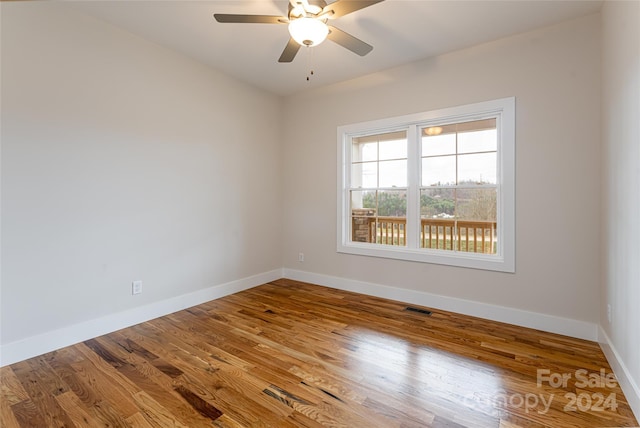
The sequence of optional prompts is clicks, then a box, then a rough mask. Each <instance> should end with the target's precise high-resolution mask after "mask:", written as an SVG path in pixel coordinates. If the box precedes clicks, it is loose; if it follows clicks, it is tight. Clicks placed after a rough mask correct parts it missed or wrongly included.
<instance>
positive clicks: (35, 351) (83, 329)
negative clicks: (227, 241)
mask: <svg viewBox="0 0 640 428" xmlns="http://www.w3.org/2000/svg"><path fill="white" fill-rule="evenodd" d="M279 278H282V269H275V270H272V271H269V272H264V273H261V274H258V275H253V276H250V277H247V278H243V279H239V280H236V281H231V282H227V283H225V284H219V285H214V286H213V287H209V288H206V289H204V290H199V291H194V292H193V293H189V294H183V295H181V296H176V297H173V298H171V299H167V300H162V301H160V302H155V303H151V304H148V305H145V306H140V307H138V308H133V309H129V310H127V311H123V312H118V313H115V314H111V315H107V316H104V317H101V318H96V319H92V320H89V321H84V322H81V323H78V324H74V325H72V326H69V327H65V328H61V329H58V330H53V331H49V332H46V333H42V334H38V335H36V336H31V337H28V338H26V339H21V340H18V341H15V342H11V343H7V344H5V345H2V346H0V367H2V366H6V365H9V364H13V363H16V362H18V361H22V360H26V359H28V358H32V357H35V356H38V355H42V354H45V353H47V352H51V351H55V350H56V349H60V348H64V347H65V346H70V345H73V344H75V343H79V342H82V341H84V340H88V339H92V338H94V337H98V336H102V335H103V334H107V333H111V332H113V331H116V330H120V329H122V328H125V327H130V326H132V325H135V324H139V323H141V322H145V321H149V320H150V319H153V318H158V317H161V316H164V315H167V314H170V313H173V312H176V311H180V310H182V309H186V308H189V307H191V306H195V305H199V304H201V303H205V302H208V301H210V300H214V299H218V298H220V297H224V296H227V295H229V294H233V293H237V292H239V291H242V290H247V289H249V288H253V287H256V286H258V285H261V284H264V283H267V282H270V281H274V280H276V279H279Z"/></svg>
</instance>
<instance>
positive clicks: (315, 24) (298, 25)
mask: <svg viewBox="0 0 640 428" xmlns="http://www.w3.org/2000/svg"><path fill="white" fill-rule="evenodd" d="M289 34H291V37H292V38H293V40H295V41H296V42H298V43H299V44H300V45H302V46H317V45H319V44H320V43H322V42H323V41H324V39H326V38H327V35H328V34H329V27H327V24H325V23H324V22H322V21H321V20H319V19H316V18H307V17H303V18H298V19H294V20H293V21H291V22H290V23H289Z"/></svg>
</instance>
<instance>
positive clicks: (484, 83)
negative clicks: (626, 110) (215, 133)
mask: <svg viewBox="0 0 640 428" xmlns="http://www.w3.org/2000/svg"><path fill="white" fill-rule="evenodd" d="M425 43H428V41H425ZM600 77H601V76H600V16H599V15H592V16H587V17H583V18H580V19H576V20H573V21H569V22H566V23H562V24H559V25H556V26H552V27H549V28H544V29H540V30H537V31H533V32H530V33H526V34H521V35H517V36H514V37H509V38H506V39H502V40H498V41H495V42H491V43H487V44H483V45H480V46H476V47H473V48H470V49H466V50H462V51H458V52H454V53H451V54H447V55H443V56H439V57H436V58H432V59H428V60H424V61H420V62H416V63H413V64H410V65H407V66H403V67H400V68H395V69H391V70H388V71H385V72H381V73H376V74H373V75H370V76H366V77H363V78H359V79H355V80H352V81H349V82H345V83H342V84H338V85H334V86H331V87H327V88H323V89H319V90H316V91H310V92H307V93H303V94H299V95H295V96H292V97H289V98H287V100H286V102H285V109H284V117H286V118H287V126H286V128H285V139H284V141H285V147H284V174H285V180H284V183H285V187H284V190H285V195H286V196H285V210H284V216H285V224H287V228H286V229H285V233H286V235H285V236H286V240H285V245H284V266H285V269H286V271H287V272H289V274H292V275H295V276H297V277H299V278H319V279H322V278H325V279H326V280H327V281H328V282H331V281H332V280H331V278H342V279H344V278H346V279H350V280H355V281H361V282H363V283H364V284H365V285H362V284H361V286H360V288H359V289H366V284H380V285H384V286H390V287H397V288H396V289H395V290H397V293H396V294H395V296H396V297H397V298H398V299H401V298H402V296H406V295H408V294H407V293H406V291H407V290H410V291H417V292H425V293H430V294H428V295H427V296H433V295H437V296H445V297H448V298H451V299H452V300H450V301H451V302H453V303H452V306H451V307H450V308H451V309H456V302H459V301H458V300H456V299H464V300H468V301H474V302H477V303H481V304H482V303H484V304H488V305H491V307H490V308H488V309H491V308H495V307H496V306H498V307H506V308H510V309H516V310H521V311H527V312H524V313H520V315H522V316H524V317H526V316H527V314H528V313H530V312H533V313H538V314H547V315H550V316H551V318H549V319H551V320H552V323H553V322H555V323H556V324H557V325H556V326H555V327H558V328H556V330H557V331H562V327H563V326H562V325H560V324H562V323H564V322H565V321H567V320H577V321H580V322H583V324H581V325H582V326H583V327H584V326H587V329H589V328H591V331H589V332H587V333H586V334H584V335H585V336H587V337H590V338H591V339H595V332H596V327H595V326H596V323H597V321H598V319H599V316H598V300H599V299H598V287H599V277H600V267H599V266H600V261H599V246H600V238H599V224H600V180H601V173H600V163H599V151H600V149H599V147H600V125H599V123H600V90H599V88H600ZM509 96H515V97H516V117H517V119H516V195H517V196H516V199H517V204H516V247H517V251H516V273H515V274H506V273H498V272H488V271H481V270H472V269H463V268H456V267H448V266H441V265H433V264H423V263H412V262H403V261H396V260H386V259H380V258H369V257H364V256H354V255H346V254H338V253H336V224H335V218H336V186H337V184H336V175H337V173H336V168H337V165H336V144H337V143H336V127H337V126H338V125H343V124H349V123H355V122H360V121H367V120H373V119H380V118H384V117H391V116H398V115H404V114H409V113H416V112H421V111H428V110H431V109H439V108H445V107H451V106H456V105H463V104H468V103H474V102H479V101H485V100H492V99H497V98H502V97H509ZM299 251H303V252H304V253H305V261H304V262H303V263H300V262H298V261H297V255H298V252H299ZM339 282H340V281H339V280H336V283H339ZM328 285H329V284H328ZM386 290H387V291H388V293H386V294H385V295H386V296H388V297H393V296H394V292H393V290H392V289H386ZM390 290H391V291H390ZM409 295H410V294H409ZM427 300H428V299H427ZM438 301H441V300H438ZM424 303H427V304H428V303H429V302H428V301H425V302H424ZM435 303H436V301H435V300H434V305H435ZM459 303H461V304H462V302H459ZM458 309H460V310H462V306H459V307H458ZM496 309H499V308H496ZM553 317H558V318H553ZM554 320H555V321H554ZM589 326H591V327H589Z"/></svg>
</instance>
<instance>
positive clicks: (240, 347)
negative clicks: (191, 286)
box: [0, 279, 638, 428]
mask: <svg viewBox="0 0 640 428" xmlns="http://www.w3.org/2000/svg"><path fill="white" fill-rule="evenodd" d="M408 306H409V305H407V304H405V303H402V302H396V301H392V300H387V299H381V298H376V297H372V296H365V295H361V294H357V293H349V292H344V291H339V290H335V289H330V288H327V287H321V286H316V285H312V284H307V283H302V282H298V281H292V280H287V279H280V280H277V281H273V282H271V283H268V284H264V285H262V286H259V287H255V288H252V289H249V290H245V291H243V292H240V293H237V294H234V295H230V296H226V297H224V298H221V299H217V300H213V301H210V302H207V303H204V304H202V305H198V306H196V307H193V308H189V309H186V310H184V311H179V312H176V313H174V314H170V315H167V316H165V317H161V318H158V319H155V320H151V321H148V322H144V323H141V324H138V325H136V326H132V327H130V328H126V329H123V330H120V331H117V332H114V333H111V334H108V335H105V336H102V337H97V338H94V339H91V340H87V341H85V342H83V343H80V344H76V345H73V346H70V347H67V348H64V349H60V350H58V351H55V352H51V353H48V354H45V355H42V356H40V357H36V358H34V359H31V360H27V361H23V362H20V363H16V364H14V365H11V366H8V367H4V368H2V369H0V377H1V378H0V412H1V413H0V425H1V426H2V427H3V428H4V427H5V426H6V427H10V428H13V427H16V428H22V427H38V428H39V427H47V428H48V427H56V426H60V427H62V426H65V427H72V426H78V427H84V426H86V427H93V426H108V427H128V426H132V427H143V428H145V427H189V428H193V427H224V428H240V427H262V426H264V427H278V428H294V427H298V428H300V427H302V428H305V427H306V428H321V427H348V428H359V427H367V428H369V427H371V428H376V427H380V428H392V427H405V428H408V427H462V428H470V427H474V428H475V427H487V428H534V427H535V428H555V427H562V428H565V427H567V428H591V427H604V426H608V427H613V426H616V427H625V426H626V427H632V426H637V425H638V422H637V420H636V419H635V418H634V416H633V414H632V412H631V409H630V407H629V405H628V403H627V401H626V399H625V397H624V394H623V393H622V391H621V389H620V387H619V386H618V385H617V382H616V381H615V379H614V381H613V383H612V384H611V385H599V384H595V383H593V384H584V382H581V379H580V378H579V376H578V375H579V374H580V373H584V374H588V375H593V376H597V375H599V374H600V373H604V374H605V375H606V374H610V373H611V368H610V366H609V365H608V363H607V361H606V359H605V357H604V355H603V353H602V351H601V350H600V348H599V346H598V344H597V343H594V342H589V341H584V340H579V339H574V338H570V337H566V336H559V335H554V334H551V333H546V332H541V331H536V330H530V329H526V328H521V327H517V326H513V325H507V324H502V323H498V322H493V321H487V320H483V319H479V318H474V317H468V316H461V315H458V314H455V313H451V312H446V311H440V310H435V309H433V308H422V307H417V308H418V309H426V310H430V311H431V312H432V313H431V315H426V314H424V313H421V312H416V311H411V310H407V307H408ZM540 370H542V371H543V373H546V374H547V375H548V376H566V377H567V379H566V382H564V383H563V384H562V385H556V384H552V382H551V381H550V380H549V378H548V377H547V378H544V379H543V380H542V381H540V379H539V378H538V377H539V373H540V372H539V371H540ZM601 370H602V372H601ZM539 381H540V382H539ZM600 398H602V399H601V400H600ZM605 399H608V401H607V402H606V403H607V404H605ZM587 404H589V406H587ZM596 404H599V405H600V407H602V408H597V406H596V407H595V408H594V405H596Z"/></svg>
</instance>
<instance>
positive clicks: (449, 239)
mask: <svg viewBox="0 0 640 428" xmlns="http://www.w3.org/2000/svg"><path fill="white" fill-rule="evenodd" d="M455 195H456V191H455V190H454V189H423V190H421V191H420V248H431V249H437V250H453V249H454V242H455V233H454V232H455V219H454V214H455V206H456V203H455Z"/></svg>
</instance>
